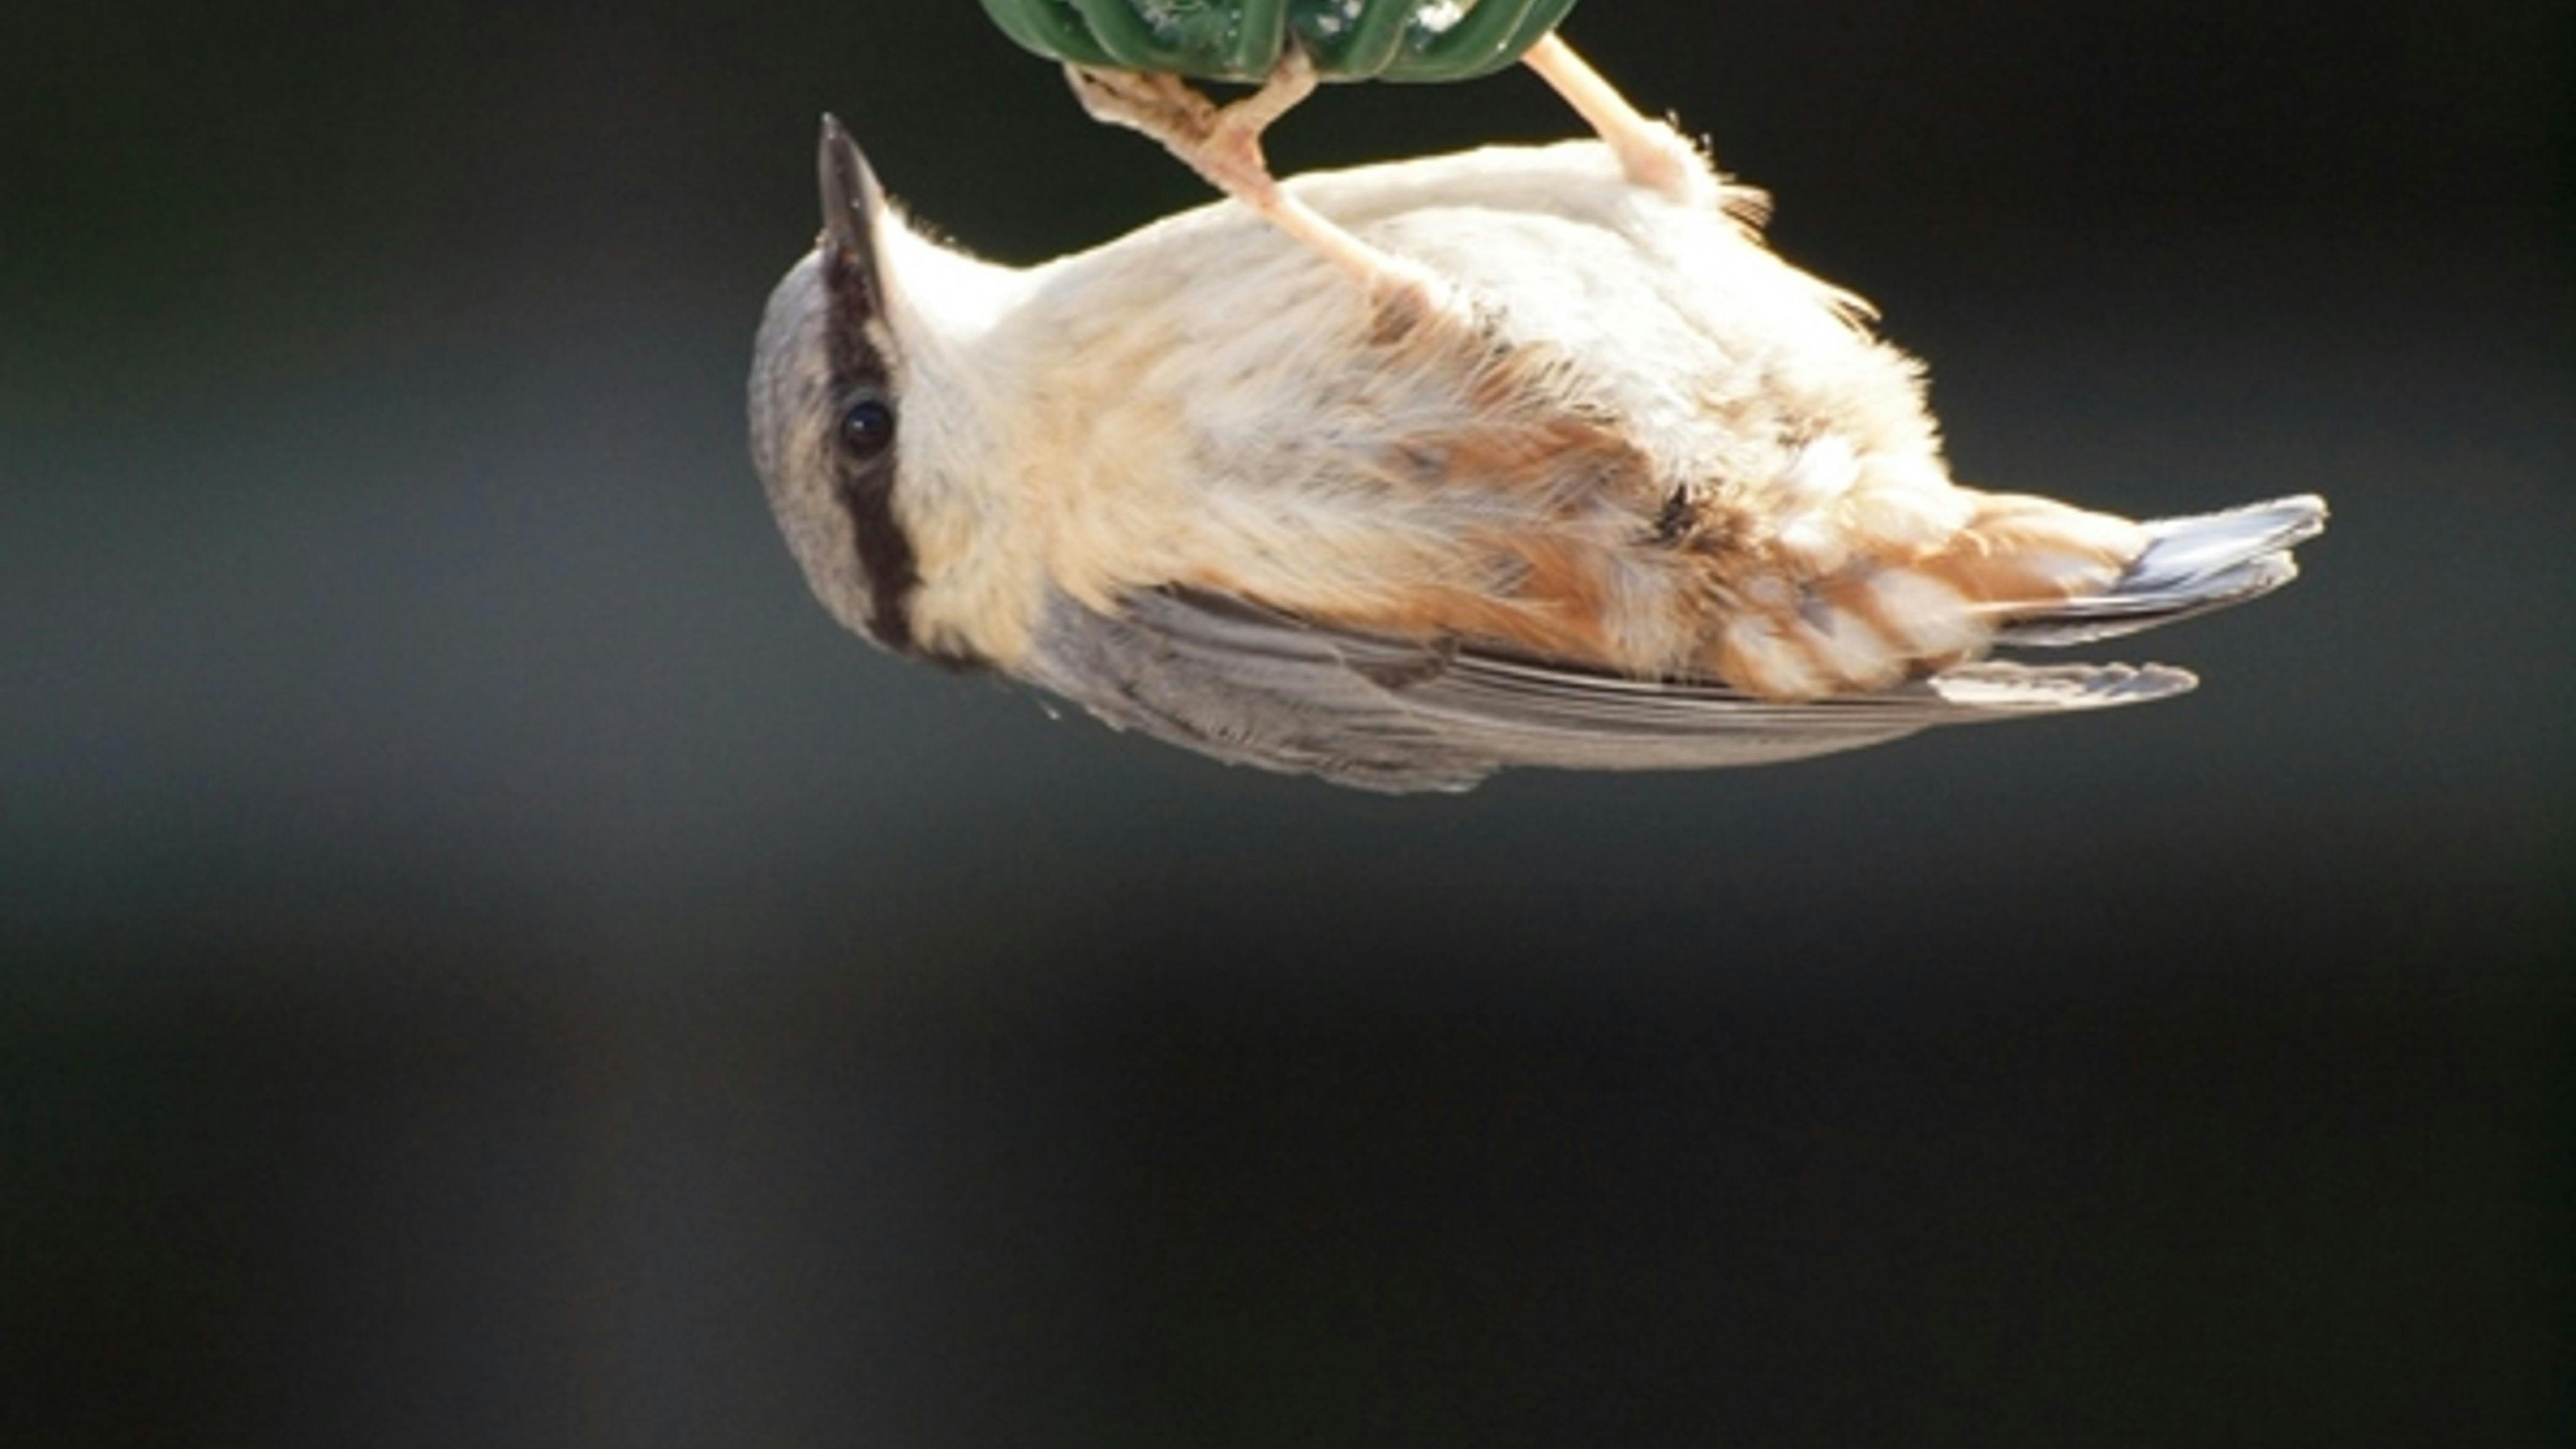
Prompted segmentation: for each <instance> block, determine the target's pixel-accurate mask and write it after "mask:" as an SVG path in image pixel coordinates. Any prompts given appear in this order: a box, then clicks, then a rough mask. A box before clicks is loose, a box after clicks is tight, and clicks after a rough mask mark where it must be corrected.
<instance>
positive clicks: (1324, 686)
mask: <svg viewBox="0 0 2576 1449" xmlns="http://www.w3.org/2000/svg"><path fill="white" fill-rule="evenodd" d="M1021 672H1022V673H1023V674H1024V675H1025V676H1026V677H1028V678H1030V679H1031V680H1033V681H1034V682H1036V683H1038V684H1041V685H1043V686H1045V687H1046V688H1048V689H1050V690H1052V691H1054V692H1055V693H1057V694H1060V695H1063V696H1064V697H1065V698H1066V699H1069V700H1071V701H1073V702H1074V703H1076V704H1079V705H1081V706H1082V707H1083V708H1085V709H1087V710H1089V711H1090V712H1091V713H1092V714H1094V715H1096V716H1098V717H1099V718H1100V719H1102V720H1104V721H1106V722H1107V723H1109V724H1111V725H1113V726H1117V727H1119V728H1122V729H1136V730H1141V731H1143V732H1144V733H1146V734H1149V735H1152V736H1154V737H1155V738H1157V739H1161V740H1164V741H1167V742H1169V743H1172V744H1176V745H1180V746H1183V747H1185V748H1187V749H1192V750H1196V751H1199V752H1200V753H1202V754H1206V755H1212V756H1214V757H1215V758H1217V759H1220V760H1224V761H1227V762H1229V763H1233V764H1247V765H1256V766H1259V767H1261V768H1263V769H1268V770H1279V771H1286V772H1291V773H1306V774H1315V775H1321V776H1323V777H1325V778H1326V779H1329V780H1333V781H1336V782H1338V783H1341V784H1345V785H1354V786H1358V787H1361V788H1363V789H1371V790H1383V791H1389V792H1402V791H1413V790H1464V789H1467V788H1469V787H1470V786H1472V785H1474V784H1475V783H1476V782H1477V781H1479V780H1482V779H1483V778H1484V777H1485V776H1487V775H1489V774H1491V773H1493V772H1494V771H1495V770H1498V769H1501V768H1503V767H1505V766H1510V765H1536V766H1547V767H1554V768H1559V769H1586V770H1662V769H1705V768H1713V767H1717V766H1724V765H1756V764H1767V763H1770V762H1773V761H1778V760H1793V759H1799V758H1802V757H1805V756H1809V755H1821V754H1827V753H1830V752H1832V751H1835V750H1848V749H1857V748H1859V747H1860V746H1863V745H1874V744H1879V743H1882V742H1884V741H1887V740H1892V739H1896V738H1899V737H1901V736H1904V735H1909V734H1912V733H1914V732H1915V731H1916V730H1920V729H1924V728H1927V727H1929V726H1932V725H1940V724H1959V723H1966V722H1971V721H1976V720H1990V719H2008V718H2014V717H2019V716H2028V715H2033V714H2047V713H2054V712H2057V711H2061V710H2069V709H2086V708H2094V707H2099V706H2104V705H2114V704H2130V703H2136V702H2140V701H2144V700H2150V699H2161V698H2164V697H2166V696H2168V695H2173V694H2179V693H2181V692H2183V691H2184V690H2187V689H2190V688H2191V687H2192V685H2193V683H2194V680H2193V679H2192V677H2191V676H2190V675H2189V674H2187V673H2185V672H2183V671H2181V670H2178V669H2168V668H2164V667H2162V666H2154V665H2150V666H2147V667H2145V668H2132V667H2130V666H2128V665H2120V664H2111V665H2061V666H2057V667H2054V668H2030V667H2026V666H2022V665H2016V664H2006V663H1983V664H1973V665H1966V666H1962V667H1959V668H1956V669H1952V670H1948V671H1945V672H1944V673H1942V674H1940V675H1938V676H1935V677H1933V678H1930V679H1926V680H1920V681H1916V682H1914V683H1910V684H1907V685H1904V686H1902V687H1899V688H1896V689H1891V690H1885V691H1881V692H1879V693H1875V694H1866V695H1849V696H1840V697H1836V698H1832V699H1825V700H1817V701H1814V702H1809V703H1776V702H1771V701H1765V700H1760V699H1755V698H1753V697H1750V696H1748V695H1744V694H1740V693H1737V692H1735V691H1733V690H1730V689H1726V688H1723V687H1720V686H1717V685H1712V684H1695V683H1674V682H1655V681H1642V680H1632V679H1622V678H1617V677H1614V676H1608V675H1602V674H1597V673H1590V672H1585V671H1581V670H1576V669H1570V668H1566V667H1562V666H1556V665H1549V664H1545V663H1541V662H1536V661H1530V660H1522V659H1513V658H1506V657H1502V656H1499V655H1492V654H1485V653H1479V652H1477V651H1474V650H1472V649H1466V648H1460V647H1456V646H1453V645H1445V644H1425V643H1418V642H1411V641H1404V640H1395V639H1387V638H1381V637H1377V636H1373V635H1367V634H1359V633H1353V632H1349V631H1345V630H1339V629H1332V628H1324V627H1319V626H1316V625H1313V624H1309V623H1305V622H1302V621H1300V620H1297V619H1293V618H1289V617H1287V616H1284V615H1281V614H1277V613H1273V612H1270V611H1267V610H1264V609H1260V608H1258V607H1255V606H1252V605H1248V604H1244V603H1241V602H1239V601H1235V600H1230V599H1223V598H1218V597H1213V596H1210V595H1205V594H1194V593H1181V592H1171V591H1157V592H1152V593H1143V594H1138V595H1135V596H1133V597H1131V598H1129V599H1128V600H1126V601H1125V603H1124V605H1123V606H1122V608H1121V609H1120V610H1119V612H1118V613H1116V614H1115V615H1107V614H1101V613H1098V612H1096V611H1094V610H1091V609H1088V608H1086V607H1084V606H1082V605H1080V604H1077V603H1075V602H1074V601H1072V600H1071V599H1067V598H1062V597H1059V598H1057V599H1056V600H1054V602H1053V603H1052V605H1051V606H1050V608H1049V611H1048V614H1047V618H1046V621H1045V623H1044V625H1043V626H1042V628H1041V630H1040V632H1039V636H1038V639H1037V643H1036V647H1035V649H1034V650H1033V652H1032V656H1031V658H1030V659H1029V661H1028V663H1027V665H1026V667H1024V668H1023V669H1022V671H1021Z"/></svg>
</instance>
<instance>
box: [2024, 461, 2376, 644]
mask: <svg viewBox="0 0 2576 1449" xmlns="http://www.w3.org/2000/svg"><path fill="white" fill-rule="evenodd" d="M2325 526H2326V501H2325V500H2324V499H2322V498H2319V497H2317V496H2316V495H2315V494H2313V493H2309V494H2301V495H2299V496H2298V497H2295V498H2278V499H2274V500H2273V501H2271V502H2269V503H2257V504H2253V505H2251V506H2250V507H2245V508H2232V509H2229V510H2227V511H2226V512H2223V513H2204V514H2200V515H2198V516H2196V517H2192V518H2162V519H2157V520H2154V521H2152V522H2150V523H2147V524H2145V525H2144V527H2145V528H2146V530H2147V535H2148V542H2147V547H2146V550H2145V551H2144V552H2143V553H2141V554H2139V555H2138V557H2137V560H2136V561H2135V562H2133V563H2131V564H2130V565H2129V567H2128V569H2127V570H2126V571H2125V572H2123V573H2122V574H2121V575H2120V577H2119V579H2118V580H2117V581H2115V582H2114V583H2113V584H2112V585H2111V587H2110V588H2109V589H2108V590H2105V591H2104V592H2102V593H2099V594H2092V595H2088V596H2086V597H2083V598H2078V599H2069V600H2067V601H2065V602H2064V603H2061V604H2056V605H2052V606H2051V607H2050V608H2049V609H2047V610H2046V611H2045V612H2043V613H2038V614H2032V615H2027V616H2025V617H2023V618H2020V619H2016V620H2014V621H2013V622H2011V623H2010V624H2007V625H2005V626H2004V627H2003V628H2002V629H2001V630H2000V631H1999V632H1998V633H1997V634H1996V642H1998V643H2002V644H2039V645H2061V644H2082V643H2086V642H2088V641H2091V640H2095V639H2111V638H2117V637H2118V636H2120V635H2123V634H2135V633H2137V632H2138V631H2140V630H2142V629H2152V628H2155V627H2156V626H2157V625H2159V624H2170V623H2172V622H2173V621H2175V620H2176V619H2188V618H2190V617H2191V616H2193V615H2194V614H2205V613H2208V612H2209V611H2210V610H2212V609H2224V608H2227V607H2229V606H2230V605H2233V604H2241V603H2244V602H2245V601H2246V600H2248V599H2255V598H2260V597H2262V596H2263V595H2265V594H2268V593H2270V592H2272V591H2273V590H2274V589H2277V588H2279V587H2280V586H2281V585H2283V584H2286V583H2288V582H2289V581H2290V580H2292V579H2294V578H2297V577H2298V576H2299V566H2298V564H2297V562H2296V561H2295V560H2293V559H2292V558H2291V556H2290V550H2291V549H2292V548H2293V547H2295V546H2297V545H2298V544H2300V543H2302V542H2305V541H2306V540H2308V539H2311V538H2314V537H2316V536H2317V534H2318V533H2319V532H2321V531H2323V529H2324V528H2325Z"/></svg>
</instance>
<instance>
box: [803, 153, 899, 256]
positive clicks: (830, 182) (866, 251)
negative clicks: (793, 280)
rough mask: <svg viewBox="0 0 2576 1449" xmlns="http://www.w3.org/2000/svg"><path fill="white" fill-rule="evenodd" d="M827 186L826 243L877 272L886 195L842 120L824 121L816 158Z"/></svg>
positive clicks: (825, 197) (825, 206) (825, 212)
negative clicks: (879, 217)
mask: <svg viewBox="0 0 2576 1449" xmlns="http://www.w3.org/2000/svg"><path fill="white" fill-rule="evenodd" d="M815 167H816V170H817V171H818V172H819V174H820V176H821V179H822V183H823V241H824V244H825V245H827V246H829V247H831V248H832V249H833V250H834V251H837V252H839V253H840V254H841V256H842V258H843V259H844V260H847V261H853V262H857V263H858V264H859V265H860V266H862V267H864V268H866V269H867V270H868V271H870V272H873V271H875V270H876V231H875V221H876V215H877V211H878V209H879V208H881V207H883V206H884V205H885V192H884V191H882V190H881V189H879V188H878V186H877V174H876V173H875V172H874V171H871V170H869V169H868V158H866V157H865V156H862V155H860V154H859V146H858V143H857V142H855V141H853V140H851V139H850V133H849V132H848V131H846V130H843V129H842V128H841V123H840V121H839V119H838V118H836V117H833V116H829V115H827V116H825V117H824V118H823V145H822V150H821V154H819V155H818V156H817V157H816V158H815Z"/></svg>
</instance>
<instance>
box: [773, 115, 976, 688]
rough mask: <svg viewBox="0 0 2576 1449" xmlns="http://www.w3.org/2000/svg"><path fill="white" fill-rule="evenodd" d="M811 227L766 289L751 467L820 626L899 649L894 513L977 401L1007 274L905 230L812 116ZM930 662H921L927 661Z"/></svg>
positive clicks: (907, 557)
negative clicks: (817, 221) (825, 622)
mask: <svg viewBox="0 0 2576 1449" xmlns="http://www.w3.org/2000/svg"><path fill="white" fill-rule="evenodd" d="M817 165H818V168H819V172H820V181H821V184H822V194H823V230H822V235H821V236H820V237H819V238H818V239H817V240H816V242H815V245H814V250H813V251H811V252H809V253H807V254H806V255H805V257H804V258H803V259H801V260H799V261H798V262H797V263H796V265H795V266H794V267H792V268H790V269H789V270H788V273H787V276H786V277H785V279H783V280H782V281H780V282H779V284H778V288H777V290H776V291H774V292H772V293H771V294H770V298H769V308H768V312H767V314H766V315H765V316H764V317H763V318H762V320H761V325H760V336H759V340H758V341H757V342H756V343H755V344H754V355H753V362H752V369H751V397H750V404H751V406H750V414H751V416H750V423H751V456H752V462H753V465H754V466H755V467H756V468H758V470H759V472H760V480H761V484H762V486H763V487H764V488H765V489H766V490H767V492H768V495H769V503H770V507H771V509H772V510H773V511H774V512H775V513H776V514H777V516H778V526H779V529H780V531H781V532H782V533H784V534H785V535H786V538H787V545H788V548H789V550H790V551H791V552H793V553H794V554H795V556H796V561H797V563H798V564H799V565H801V566H802V567H803V569H804V571H805V578H806V581H807V582H808V583H809V584H811V585H812V586H813V589H814V593H815V595H816V596H817V597H818V598H820V599H821V600H822V602H823V604H824V606H825V607H826V608H828V609H829V610H831V612H832V614H833V616H834V617H835V618H837V619H839V620H840V621H841V622H842V623H843V624H845V625H847V626H849V627H850V628H851V629H853V630H856V631H857V632H859V633H860V634H862V635H864V636H866V637H867V638H868V639H869V640H871V641H873V642H874V643H876V644H878V645H881V646H883V647H884V648H887V649H890V650H893V651H895V652H897V653H917V652H922V649H921V645H920V643H919V641H918V640H917V639H916V638H915V631H914V629H913V623H912V619H911V614H910V609H909V605H910V601H911V598H912V595H913V593H914V591H915V590H916V589H917V588H918V587H919V586H920V583H921V565H920V560H919V555H918V554H917V552H916V550H915V538H914V534H913V531H912V527H911V526H910V525H909V524H908V522H907V519H908V517H914V516H917V514H918V510H919V509H920V508H921V506H922V503H921V497H922V495H924V494H927V493H930V492H933V491H935V490H937V489H939V488H940V487H942V486H945V483H946V478H945V475H946V474H948V473H951V472H953V471H955V470H954V469H952V468H948V467H946V466H944V463H945V460H946V459H947V458H948V457H949V456H950V455H953V453H954V452H955V442H956V439H957V437H958V436H959V435H960V434H961V433H963V432H968V431H971V423H972V420H971V419H961V418H959V417H958V416H956V414H957V412H958V410H959V408H960V407H962V406H965V405H967V404H966V403H965V402H961V399H967V400H971V399H972V398H973V397H974V396H975V395H976V393H977V392H978V391H979V390H978V389H976V388H974V387H973V386H972V385H971V383H970V381H969V379H968V378H966V377H964V376H961V373H962V372H966V371H971V368H972V359H973V349H972V346H971V338H972V334H973V333H974V332H976V331H978V330H980V329H981V328H983V327H985V326H988V325H989V323H990V320H991V313H992V312H993V310H994V307H995V305H996V302H995V298H996V297H997V296H998V295H999V291H1000V289H999V288H997V286H996V283H997V281H999V280H1000V279H1006V278H1008V277H1011V276H1014V275H1017V274H1015V273H1012V272H1010V271H1009V270H1008V269H1006V268H999V267H993V266H990V265H988V264H986V263H982V262H978V261H975V260H974V259H972V258H969V257H965V256H962V255H960V254H957V253H953V252H950V251H947V250H945V249H944V248H941V247H939V246H938V245H937V244H935V243H933V242H931V241H929V240H927V239H925V238H923V237H921V236H919V235H916V234H915V233H914V232H913V231H911V230H910V229H909V228H908V227H907V226H906V225H905V224H904V220H903V218H902V216H901V215H900V214H898V213H897V211H896V210H895V209H894V208H893V207H892V206H890V205H889V204H888V202H887V200H886V197H885V193H884V191H883V190H882V189H881V188H880V187H879V186H878V184H877V179H876V174H875V173H874V172H873V171H872V170H870V169H869V166H868V163H867V160H866V158H865V157H863V156H861V155H860V154H859V148H858V146H857V145H856V144H855V143H853V142H852V141H851V139H850V136H849V133H848V132H847V131H845V130H843V129H842V128H841V124H840V122H838V121H836V120H834V119H832V118H831V117H829V116H826V117H824V118H823V138H822V145H821V149H820V153H819V155H818V157H817ZM934 652H935V651H934Z"/></svg>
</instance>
